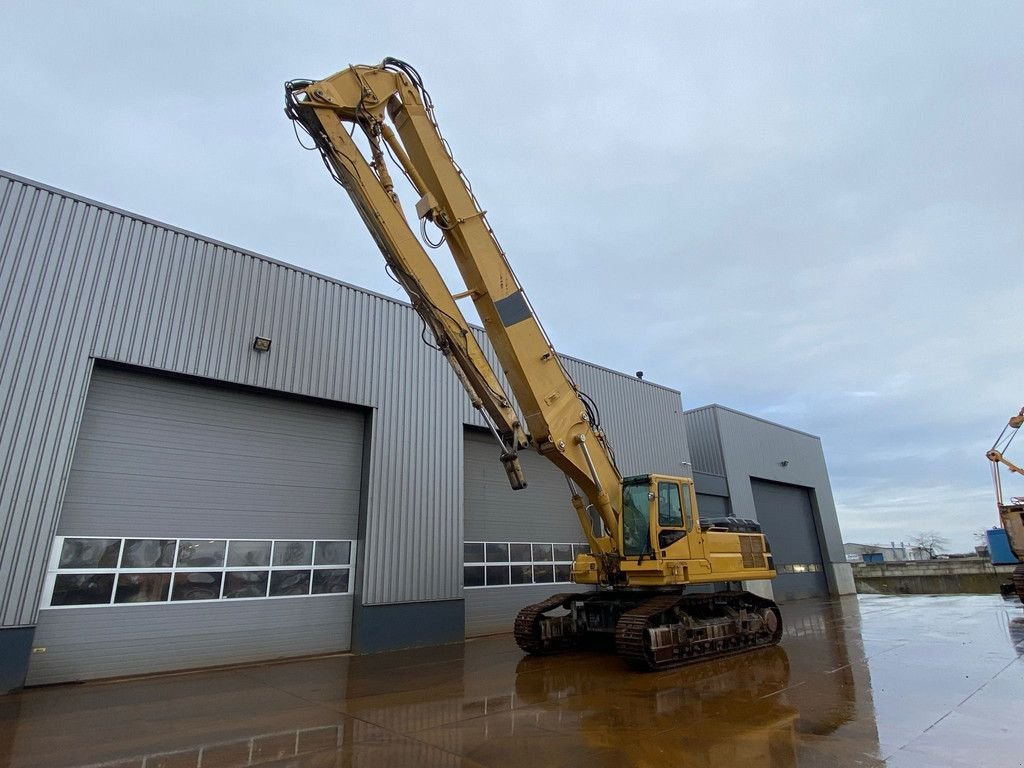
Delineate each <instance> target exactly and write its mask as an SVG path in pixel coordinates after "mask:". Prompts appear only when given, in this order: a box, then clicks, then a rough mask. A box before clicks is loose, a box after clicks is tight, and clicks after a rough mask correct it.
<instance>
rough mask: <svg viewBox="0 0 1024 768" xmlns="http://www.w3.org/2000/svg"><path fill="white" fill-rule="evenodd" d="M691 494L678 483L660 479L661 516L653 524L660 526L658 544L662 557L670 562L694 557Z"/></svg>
mask: <svg viewBox="0 0 1024 768" xmlns="http://www.w3.org/2000/svg"><path fill="white" fill-rule="evenodd" d="M688 491H689V486H687V487H682V486H681V484H680V483H679V482H678V481H674V480H663V479H659V480H658V487H657V490H656V491H655V493H656V495H657V506H658V514H657V517H656V518H655V520H654V521H653V522H654V523H655V525H656V531H655V534H654V540H655V541H656V542H657V544H658V556H659V557H664V558H666V559H670V560H688V559H689V558H690V533H691V531H692V529H693V511H692V505H691V504H690V496H689V493H688ZM662 553H664V554H662Z"/></svg>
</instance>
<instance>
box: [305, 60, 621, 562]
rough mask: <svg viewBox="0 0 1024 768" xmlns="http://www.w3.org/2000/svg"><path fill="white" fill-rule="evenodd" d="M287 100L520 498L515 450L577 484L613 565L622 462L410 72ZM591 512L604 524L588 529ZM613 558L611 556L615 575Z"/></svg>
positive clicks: (309, 84)
mask: <svg viewBox="0 0 1024 768" xmlns="http://www.w3.org/2000/svg"><path fill="white" fill-rule="evenodd" d="M286 98H287V104H286V112H287V113H288V115H289V117H291V118H292V119H293V120H295V121H297V122H299V123H301V125H302V126H303V127H304V128H305V130H306V131H307V132H308V133H309V135H310V136H311V137H312V138H313V140H314V142H315V144H316V147H317V148H318V149H319V150H320V152H321V154H322V156H323V158H324V161H325V163H326V164H327V166H328V168H329V169H330V170H331V172H332V175H333V176H334V177H335V179H336V180H337V181H338V182H339V183H340V184H341V185H342V186H343V187H344V188H345V189H346V190H347V191H348V193H349V195H350V196H351V198H352V200H353V202H354V203H355V205H356V208H357V209H358V210H359V212H360V215H361V216H362V218H363V221H364V222H365V223H366V226H367V227H368V229H369V230H370V232H371V233H372V234H373V237H374V239H375V240H376V242H377V245H378V246H379V248H380V250H381V252H382V253H383V255H384V258H385V260H386V262H387V264H388V266H389V268H390V270H391V272H392V274H393V276H394V277H395V279H396V280H397V281H398V282H399V283H400V284H401V285H402V287H403V288H404V289H405V290H406V292H407V293H408V294H409V296H410V298H411V299H412V303H413V307H414V308H415V309H416V311H417V312H418V313H419V314H420V316H421V317H422V318H423V321H424V322H425V323H426V325H427V327H429V328H430V329H431V331H432V333H433V335H434V338H435V339H436V340H437V345H438V347H439V348H440V349H441V351H442V352H443V353H444V354H445V356H446V357H447V358H448V361H449V362H450V363H451V365H452V368H453V369H454V370H455V372H456V375H457V376H458V377H459V379H460V380H461V381H462V383H463V385H464V386H465V387H466V390H467V391H468V392H469V394H470V397H471V399H472V401H473V404H474V405H475V406H476V407H477V408H480V409H481V410H482V411H483V412H484V413H485V414H486V415H487V417H488V420H489V422H490V423H491V424H492V426H493V428H494V430H495V432H496V434H497V435H498V436H499V438H500V440H501V442H502V446H503V449H504V454H503V459H502V460H503V462H505V465H506V469H507V470H508V472H509V476H510V479H511V481H512V486H513V488H516V487H522V486H523V485H525V480H524V479H523V477H522V471H521V469H520V468H519V465H518V459H517V458H516V457H515V452H516V451H517V450H518V449H520V448H523V447H525V446H526V445H527V444H528V442H529V443H532V444H533V445H534V447H536V449H537V450H538V451H539V452H540V453H541V454H542V455H544V456H545V457H547V458H548V459H550V460H551V461H552V462H553V463H554V464H555V465H556V466H557V467H558V468H559V469H560V470H561V471H562V472H563V473H564V474H565V475H566V477H567V478H568V479H569V481H570V488H571V490H572V501H573V506H574V508H575V509H576V512H577V514H578V515H579V517H580V521H581V523H582V524H583V527H584V530H585V531H586V533H587V536H588V539H589V540H590V544H591V547H592V549H593V551H594V553H595V554H596V555H598V556H601V555H614V553H615V552H616V550H617V547H616V544H615V541H616V532H617V531H618V530H619V528H620V522H619V509H620V505H621V481H622V478H621V475H620V474H619V471H618V469H617V468H616V466H615V461H614V454H613V453H612V450H611V447H610V446H609V444H608V441H607V437H606V436H605V434H604V432H603V431H602V430H601V429H600V425H599V424H597V423H596V418H595V412H596V411H595V409H593V408H591V407H590V405H589V403H588V402H586V401H585V400H584V399H583V396H582V395H581V393H580V392H579V390H578V388H577V387H576V385H575V384H574V383H573V381H572V379H571V378H570V376H569V375H568V373H567V372H566V370H565V369H564V367H563V366H562V363H561V361H560V360H559V358H558V356H557V355H556V354H555V351H554V349H553V347H552V345H551V343H550V341H549V340H548V337H547V335H546V334H545V333H544V330H543V329H542V327H541V325H540V323H539V322H538V320H537V318H536V315H535V314H534V312H533V309H532V308H531V306H530V303H529V301H528V300H527V298H526V294H525V293H524V291H523V288H522V286H521V285H520V283H519V281H518V280H517V278H516V276H515V274H514V272H513V270H512V268H511V266H510V264H509V262H508V259H507V258H506V256H505V253H504V251H503V250H502V249H501V246H500V245H499V244H498V241H497V239H496V238H495V236H494V233H493V231H492V230H491V228H490V226H489V225H488V223H487V218H486V212H485V211H484V210H482V209H481V208H480V206H479V205H478V203H477V201H476V198H475V197H474V195H473V193H472V190H471V188H470V186H469V183H468V181H467V180H466V178H465V176H464V175H463V174H462V172H461V170H460V169H459V167H458V165H457V164H456V163H455V161H454V159H453V158H452V156H451V153H450V151H449V150H448V146H447V144H446V142H445V141H444V138H443V137H442V135H441V133H440V131H439V129H438V126H437V123H436V121H435V119H434V116H433V109H432V104H431V101H430V96H429V94H428V93H427V91H426V90H425V89H424V88H423V85H422V82H421V81H420V79H419V75H418V74H417V73H416V71H415V70H414V69H412V67H410V66H409V65H407V64H405V63H403V62H400V61H398V60H395V59H385V60H384V62H383V63H382V64H381V65H380V66H353V67H349V68H347V69H345V70H342V71H341V72H338V73H337V74H335V75H332V76H331V77H328V78H325V79H323V80H318V81H315V82H314V81H292V82H290V83H288V85H287V87H286ZM392 126H394V127H393V128H392ZM357 128H358V129H359V130H360V131H361V133H362V135H363V137H365V140H366V142H367V144H368V146H369V154H370V160H369V161H368V160H367V159H366V157H365V155H364V154H363V152H362V151H361V149H360V148H359V146H358V145H357V143H356V141H355V137H354V134H355V130H356V129H357ZM385 153H387V154H389V155H390V156H391V158H392V159H393V161H394V164H395V165H396V166H397V167H398V168H399V169H400V170H401V171H402V172H403V173H404V175H405V176H406V177H407V179H408V180H409V182H410V183H411V185H412V186H413V188H414V189H415V191H416V194H417V195H419V199H418V201H417V203H416V211H417V214H418V216H419V218H420V220H421V226H422V227H425V226H426V224H427V223H428V222H429V223H430V224H432V225H433V226H436V227H437V228H438V229H439V230H440V231H441V233H442V234H443V237H444V240H445V241H446V242H447V244H448V247H449V250H450V251H451V253H452V256H453V257H454V260H455V263H456V266H457V267H458V269H459V272H460V273H461V275H462V278H463V280H464V282H465V284H466V288H467V290H466V292H465V293H463V294H459V295H457V296H453V295H452V294H451V292H450V291H449V289H448V287H447V285H446V284H445V282H444V280H443V278H442V277H441V275H440V273H439V272H438V270H437V268H436V266H435V265H434V263H433V262H432V261H431V259H430V257H429V256H428V255H427V253H426V251H425V250H424V248H423V247H422V246H421V245H420V242H419V240H417V238H416V236H415V234H414V232H413V230H412V228H411V226H410V224H409V221H408V219H407V217H406V215H405V213H404V211H403V209H402V207H401V205H400V203H399V200H398V197H397V194H396V193H395V189H394V182H393V179H392V177H391V174H390V172H389V171H388V169H387V165H386V163H385ZM424 231H425V230H424ZM428 242H429V241H428ZM465 296H469V297H470V298H472V300H473V303H474V305H475V307H476V310H477V312H478V313H479V315H480V317H481V319H482V320H483V323H484V329H485V332H486V333H487V336H488V338H489V339H490V341H491V344H492V345H493V347H494V350H495V353H496V355H497V357H498V360H499V361H500V363H501V366H502V369H503V370H504V372H505V375H506V377H507V379H508V381H509V384H510V386H511V389H512V392H513V393H514V395H515V398H516V401H517V403H518V405H519V408H520V410H521V412H522V414H523V417H524V421H525V423H526V430H527V432H528V434H529V437H527V435H526V433H524V430H523V429H522V426H521V424H520V421H519V418H518V416H517V415H516V413H515V411H514V410H513V408H512V406H511V404H510V399H509V398H508V396H507V395H506V394H505V393H504V391H503V390H502V388H501V385H500V384H499V382H498V380H497V377H496V376H495V374H494V371H493V370H492V369H491V367H490V365H489V364H488V362H487V360H486V358H485V357H484V354H483V352H482V350H481V349H480V347H479V345H478V344H477V342H476V340H475V339H474V337H473V334H472V331H471V330H470V327H469V324H468V323H467V321H466V319H465V317H464V316H463V314H462V312H461V311H460V309H459V307H458V304H457V299H459V298H463V297H465ZM577 489H578V490H577ZM590 510H595V511H596V512H597V514H598V515H599V516H600V520H601V522H602V523H603V526H596V525H593V524H592V522H591V518H590V515H589V512H590ZM602 528H603V530H601V529H602ZM609 534H610V535H609ZM613 560H614V557H609V558H608V564H609V566H611V564H612V562H613Z"/></svg>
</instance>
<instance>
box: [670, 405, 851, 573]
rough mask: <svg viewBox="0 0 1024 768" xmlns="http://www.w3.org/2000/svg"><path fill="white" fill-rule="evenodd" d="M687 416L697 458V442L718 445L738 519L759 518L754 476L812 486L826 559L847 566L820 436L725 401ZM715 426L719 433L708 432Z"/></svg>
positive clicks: (688, 428)
mask: <svg viewBox="0 0 1024 768" xmlns="http://www.w3.org/2000/svg"><path fill="white" fill-rule="evenodd" d="M686 419H687V434H688V437H689V440H690V444H691V445H692V446H695V449H694V455H695V456H696V455H697V451H696V446H698V445H700V446H705V445H711V446H715V445H717V450H718V456H719V457H720V460H721V461H722V466H723V470H724V471H722V472H721V474H724V475H725V476H726V477H728V480H729V499H730V503H731V504H732V510H733V512H734V513H735V514H736V515H737V516H738V517H750V518H754V519H756V518H757V512H756V510H755V507H754V495H753V490H752V487H751V478H759V479H762V480H769V481H773V482H776V483H785V484H788V485H799V486H802V487H804V488H809V489H811V492H812V496H811V498H812V502H813V504H814V515H815V519H816V520H817V523H818V525H819V526H820V527H821V545H822V548H823V550H824V551H823V553H822V554H823V555H824V556H825V558H826V560H827V561H830V562H833V563H840V564H845V562H846V554H845V552H844V550H843V543H842V534H841V532H840V530H839V521H838V519H837V517H836V507H835V501H834V500H833V498H832V485H831V483H830V482H829V478H828V467H827V466H826V464H825V454H824V452H823V450H822V447H821V440H820V439H819V438H817V437H815V436H814V435H810V434H807V433H806V432H801V431H799V430H796V429H792V428H790V427H786V426H783V425H781V424H775V423H773V422H770V421H765V420H764V419H759V418H757V417H756V416H751V415H749V414H746V413H740V412H739V411H734V410H732V409H731V408H725V407H723V406H721V405H711V406H708V407H706V408H700V409H698V410H696V411H687V413H686ZM711 426H713V427H714V430H715V431H714V433H713V434H709V433H706V430H708V429H709V428H710V427H711ZM783 462H785V464H783ZM698 468H699V467H698Z"/></svg>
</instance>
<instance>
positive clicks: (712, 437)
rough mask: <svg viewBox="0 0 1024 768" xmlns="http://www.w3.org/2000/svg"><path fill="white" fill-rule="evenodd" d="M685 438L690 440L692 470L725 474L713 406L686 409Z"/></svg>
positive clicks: (720, 441) (711, 473)
mask: <svg viewBox="0 0 1024 768" xmlns="http://www.w3.org/2000/svg"><path fill="white" fill-rule="evenodd" d="M684 419H685V422H686V438H687V440H689V442H690V453H691V455H692V456H693V471H694V472H706V473H707V474H709V475H724V474H725V457H724V456H723V455H722V440H721V437H720V435H719V434H718V422H717V421H716V419H715V407H714V406H711V405H709V406H705V407H704V408H695V409H694V410H692V411H686V413H685V414H684Z"/></svg>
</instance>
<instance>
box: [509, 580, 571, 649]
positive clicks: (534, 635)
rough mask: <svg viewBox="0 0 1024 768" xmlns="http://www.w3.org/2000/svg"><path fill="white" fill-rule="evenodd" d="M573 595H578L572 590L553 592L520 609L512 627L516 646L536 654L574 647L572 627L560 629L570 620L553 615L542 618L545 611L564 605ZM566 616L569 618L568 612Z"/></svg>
mask: <svg viewBox="0 0 1024 768" xmlns="http://www.w3.org/2000/svg"><path fill="white" fill-rule="evenodd" d="M575 597H579V595H578V594H575V593H573V592H565V593H561V594H558V595H552V596H551V597H549V598H548V599H547V600H544V601H542V602H539V603H534V604H533V605H528V606H526V607H525V608H523V609H522V610H521V611H519V614H518V615H517V616H516V623H515V630H514V631H515V636H516V643H517V644H518V645H519V647H520V648H522V649H523V650H524V651H526V652H527V653H532V654H534V655H535V656H539V655H541V654H545V653H555V652H557V651H565V650H568V649H569V648H571V647H573V646H574V645H575V644H576V642H575V641H576V638H575V634H574V633H573V632H571V630H570V631H565V632H563V631H562V630H563V629H566V628H567V627H566V626H565V625H567V624H568V623H569V622H563V621H560V620H552V619H548V620H547V621H545V619H546V617H545V616H544V614H545V613H547V612H548V611H552V610H554V609H555V608H562V607H566V603H567V602H568V601H569V600H571V599H572V598H575ZM568 618H569V619H570V621H571V616H570V617H568Z"/></svg>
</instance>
